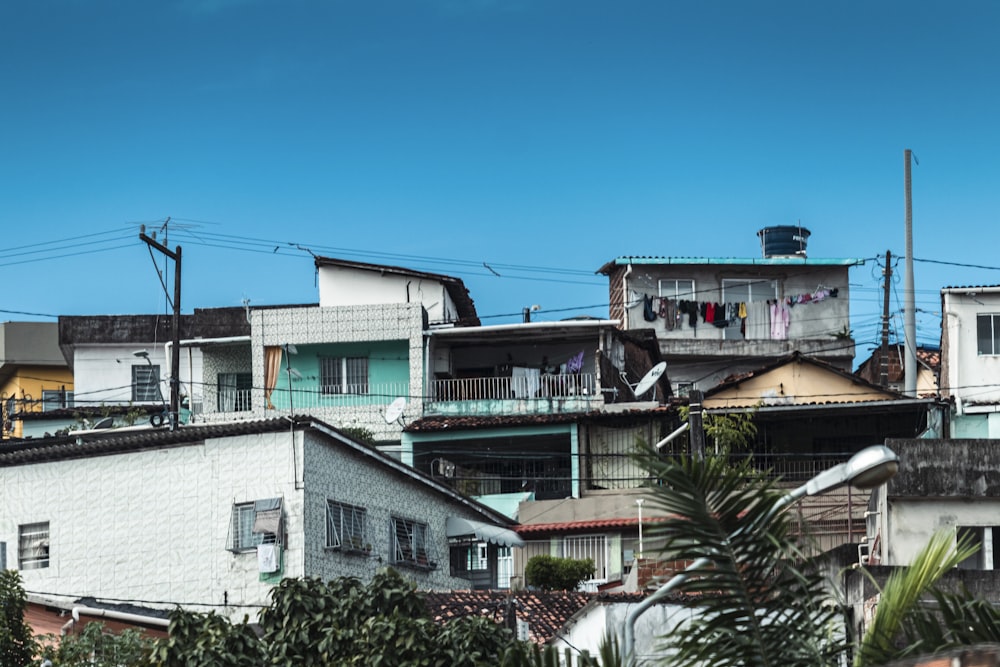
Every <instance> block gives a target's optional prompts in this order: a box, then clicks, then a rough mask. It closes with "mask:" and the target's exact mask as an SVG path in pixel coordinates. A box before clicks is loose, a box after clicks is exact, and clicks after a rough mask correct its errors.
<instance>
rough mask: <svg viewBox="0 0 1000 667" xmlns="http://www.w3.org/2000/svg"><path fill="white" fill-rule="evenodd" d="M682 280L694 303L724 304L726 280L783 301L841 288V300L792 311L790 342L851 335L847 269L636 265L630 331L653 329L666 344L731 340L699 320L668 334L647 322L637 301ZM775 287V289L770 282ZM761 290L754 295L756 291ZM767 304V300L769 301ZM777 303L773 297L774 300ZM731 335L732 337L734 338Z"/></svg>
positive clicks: (661, 325)
mask: <svg viewBox="0 0 1000 667" xmlns="http://www.w3.org/2000/svg"><path fill="white" fill-rule="evenodd" d="M661 279H671V280H675V279H680V280H693V281H694V289H695V295H694V297H693V300H695V301H699V302H701V301H708V302H718V303H723V302H724V300H725V298H726V295H725V294H724V293H723V280H724V279H735V280H752V281H755V282H757V281H762V282H763V283H764V284H762V285H760V287H761V289H762V290H763V291H764V292H766V293H769V294H771V295H773V294H775V292H776V293H777V295H778V297H779V298H785V297H795V296H798V295H800V294H805V293H809V294H811V293H814V292H816V291H817V289H818V288H819V287H821V286H822V287H825V288H836V289H838V290H839V291H838V295H837V297H836V298H827V299H826V300H824V301H820V302H818V303H805V304H799V305H796V306H794V307H793V308H792V310H791V313H790V318H789V329H788V337H789V338H790V339H800V338H801V339H815V338H822V339H828V340H830V339H832V336H833V335H835V334H837V333H838V332H840V331H842V330H843V331H850V328H851V327H850V305H851V304H850V287H849V284H848V267H846V266H794V265H781V266H766V265H756V266H752V265H725V264H705V265H654V264H635V265H633V270H632V273H631V275H630V276H629V278H628V289H629V290H630V294H628V295H626V298H627V301H628V303H629V306H628V308H627V309H626V312H627V315H626V317H627V319H628V328H639V329H642V328H649V327H652V328H654V329H655V330H656V333H657V336H658V337H659V338H660V339H661V340H668V341H674V340H684V339H690V338H699V339H702V340H723V339H725V338H726V337H727V334H726V333H725V331H726V330H725V329H719V328H716V327H714V326H712V325H711V324H706V323H704V322H702V321H701V317H700V316H699V317H698V322H697V326H695V327H691V326H689V324H688V320H687V318H686V317H684V318H682V323H681V326H680V327H678V328H675V329H673V330H668V329H667V328H666V326H665V324H664V320H662V319H661V318H659V317H658V318H657V319H656V320H654V321H653V322H647V321H645V320H644V319H643V302H642V299H641V298H639V299H638V300H634V297H635V296H636V294H635V293H637V294H638V295H643V294H648V295H651V296H658V295H659V280H661ZM771 281H773V282H774V287H771V285H770V282H771ZM757 287H758V286H757V285H755V286H754V289H757ZM765 298H767V297H766V296H765ZM771 298H773V296H772V297H771ZM730 333H732V332H730Z"/></svg>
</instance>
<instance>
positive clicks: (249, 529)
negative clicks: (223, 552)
mask: <svg viewBox="0 0 1000 667" xmlns="http://www.w3.org/2000/svg"><path fill="white" fill-rule="evenodd" d="M282 536H283V533H282V523H281V498H266V499H264V500H255V501H254V502H252V503H237V504H235V505H233V515H232V519H231V521H230V526H229V550H230V551H251V550H253V549H256V548H257V545H259V544H281V543H282Z"/></svg>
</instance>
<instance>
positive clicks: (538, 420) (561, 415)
mask: <svg viewBox="0 0 1000 667" xmlns="http://www.w3.org/2000/svg"><path fill="white" fill-rule="evenodd" d="M675 411H676V407H675V405H673V404H670V405H658V406H656V407H652V408H637V409H634V410H613V411H608V410H591V411H589V412H554V413H547V414H538V415H524V414H516V415H515V414H511V415H482V416H478V415H474V416H464V417H454V416H437V417H424V418H422V419H417V420H416V421H414V422H412V423H410V424H408V425H407V426H406V427H405V428H404V429H403V430H404V431H406V432H408V433H431V432H436V431H461V430H472V429H480V428H495V427H517V426H539V425H546V424H571V423H575V422H579V421H590V422H600V421H602V420H609V421H610V420H618V419H621V418H622V417H640V418H641V417H646V416H653V415H662V416H666V415H669V414H671V413H673V412H675Z"/></svg>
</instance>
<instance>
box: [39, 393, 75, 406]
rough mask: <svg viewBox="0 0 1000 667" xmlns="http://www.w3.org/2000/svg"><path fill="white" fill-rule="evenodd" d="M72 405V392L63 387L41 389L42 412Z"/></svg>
mask: <svg viewBox="0 0 1000 667" xmlns="http://www.w3.org/2000/svg"><path fill="white" fill-rule="evenodd" d="M71 407H73V392H71V391H66V390H65V389H53V390H49V389H43V390H42V412H49V411H51V410H59V409H60V408H71Z"/></svg>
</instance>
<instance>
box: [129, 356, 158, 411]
mask: <svg viewBox="0 0 1000 667" xmlns="http://www.w3.org/2000/svg"><path fill="white" fill-rule="evenodd" d="M132 400H133V401H136V402H138V403H152V402H158V401H162V400H163V396H162V394H160V367H159V366H158V365H155V364H154V365H152V366H150V365H149V364H136V365H134V366H132Z"/></svg>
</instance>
